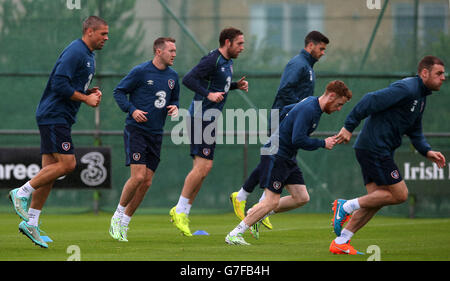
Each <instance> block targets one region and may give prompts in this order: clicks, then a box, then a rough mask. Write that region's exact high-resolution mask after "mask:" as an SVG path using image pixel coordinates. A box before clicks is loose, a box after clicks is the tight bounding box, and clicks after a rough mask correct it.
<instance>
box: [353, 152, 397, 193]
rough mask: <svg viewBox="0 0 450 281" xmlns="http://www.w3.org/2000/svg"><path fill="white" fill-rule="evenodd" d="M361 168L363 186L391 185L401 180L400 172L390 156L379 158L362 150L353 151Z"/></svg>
mask: <svg viewBox="0 0 450 281" xmlns="http://www.w3.org/2000/svg"><path fill="white" fill-rule="evenodd" d="M355 154H356V159H357V160H358V162H359V165H360V166H361V172H362V175H363V179H364V184H365V185H367V184H368V183H371V182H375V183H376V184H377V185H393V184H396V183H399V182H401V181H402V180H403V178H402V175H401V174H400V170H399V169H398V167H397V165H396V164H395V162H394V159H393V158H392V157H391V156H381V155H378V154H376V153H373V152H371V151H368V150H364V149H355Z"/></svg>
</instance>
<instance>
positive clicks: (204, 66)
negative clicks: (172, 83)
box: [183, 49, 237, 118]
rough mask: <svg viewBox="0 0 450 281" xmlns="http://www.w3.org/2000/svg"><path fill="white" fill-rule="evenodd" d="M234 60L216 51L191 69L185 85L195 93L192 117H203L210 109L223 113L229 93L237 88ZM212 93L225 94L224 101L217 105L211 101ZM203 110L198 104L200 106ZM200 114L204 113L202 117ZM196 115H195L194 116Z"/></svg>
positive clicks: (184, 79)
mask: <svg viewBox="0 0 450 281" xmlns="http://www.w3.org/2000/svg"><path fill="white" fill-rule="evenodd" d="M232 75H233V60H232V59H226V58H225V57H224V56H223V55H222V54H221V53H220V51H219V49H215V50H213V51H211V52H210V53H209V54H208V55H206V56H204V57H203V58H202V59H201V60H200V62H199V63H198V64H197V65H196V66H195V67H194V68H192V69H191V71H189V72H188V73H187V74H186V75H185V76H184V78H183V84H184V85H185V86H186V87H188V88H189V89H190V90H192V91H194V92H195V95H194V98H193V100H192V103H191V105H190V107H189V113H190V115H191V116H195V117H198V118H200V117H203V114H204V113H205V111H206V110H208V109H218V110H219V111H222V109H223V106H224V105H225V102H226V100H227V96H228V91H229V90H234V89H236V88H237V83H235V82H234V83H232V82H231V79H232ZM211 92H225V94H224V99H223V100H222V101H221V102H219V103H215V102H212V101H210V100H209V99H208V98H207V96H208V94H209V93H211ZM200 102H201V105H202V107H201V110H200V107H199V106H198V108H197V107H195V105H196V104H198V105H199V104H200ZM200 112H201V113H202V114H201V115H200ZM194 113H195V114H194Z"/></svg>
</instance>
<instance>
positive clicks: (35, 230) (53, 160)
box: [19, 153, 76, 248]
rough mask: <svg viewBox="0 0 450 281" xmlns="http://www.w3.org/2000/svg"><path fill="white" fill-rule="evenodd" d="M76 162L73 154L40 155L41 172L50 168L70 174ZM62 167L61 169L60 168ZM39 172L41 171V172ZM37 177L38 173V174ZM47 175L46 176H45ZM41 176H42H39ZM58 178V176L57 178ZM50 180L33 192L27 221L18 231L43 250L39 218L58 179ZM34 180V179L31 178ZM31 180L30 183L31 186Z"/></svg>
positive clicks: (45, 245) (23, 222) (44, 245)
mask: <svg viewBox="0 0 450 281" xmlns="http://www.w3.org/2000/svg"><path fill="white" fill-rule="evenodd" d="M75 165H76V160H75V155H74V154H59V153H53V154H43V155H42V170H48V169H49V167H50V168H55V169H60V170H64V171H65V173H69V172H71V170H72V168H68V167H73V168H74V167H75ZM61 167H63V168H61ZM42 170H41V171H42ZM45 174H46V173H45ZM38 175H39V173H38ZM46 175H48V174H46ZM40 176H42V174H41V175H40ZM58 177H59V176H58ZM58 177H56V178H50V179H51V181H48V182H47V183H46V184H41V185H40V186H39V188H38V189H36V190H35V191H34V192H33V194H32V195H33V196H32V197H31V203H30V208H29V209H28V218H29V220H28V221H22V222H21V223H20V224H19V230H20V232H21V233H23V234H24V235H25V236H27V237H28V238H29V239H30V240H31V241H33V242H34V243H35V244H36V245H39V246H41V247H43V248H48V245H47V243H45V242H44V241H43V240H42V238H41V237H40V233H41V230H40V228H39V217H40V214H41V211H42V208H43V207H44V204H45V202H46V201H47V198H48V196H49V194H50V191H51V189H52V187H53V184H54V182H55V180H56V179H57V178H58ZM33 179H34V178H33ZM33 179H32V180H31V181H30V182H31V184H33V183H32V182H33Z"/></svg>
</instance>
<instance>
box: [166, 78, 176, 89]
mask: <svg viewBox="0 0 450 281" xmlns="http://www.w3.org/2000/svg"><path fill="white" fill-rule="evenodd" d="M167 83H168V84H169V88H170V89H171V90H173V88H175V81H174V80H173V79H169V81H167Z"/></svg>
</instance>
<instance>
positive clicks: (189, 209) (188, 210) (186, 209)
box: [184, 203, 192, 215]
mask: <svg viewBox="0 0 450 281" xmlns="http://www.w3.org/2000/svg"><path fill="white" fill-rule="evenodd" d="M191 207H192V204H189V203H188V204H186V208H184V213H185V214H186V215H189V213H190V212H191Z"/></svg>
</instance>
